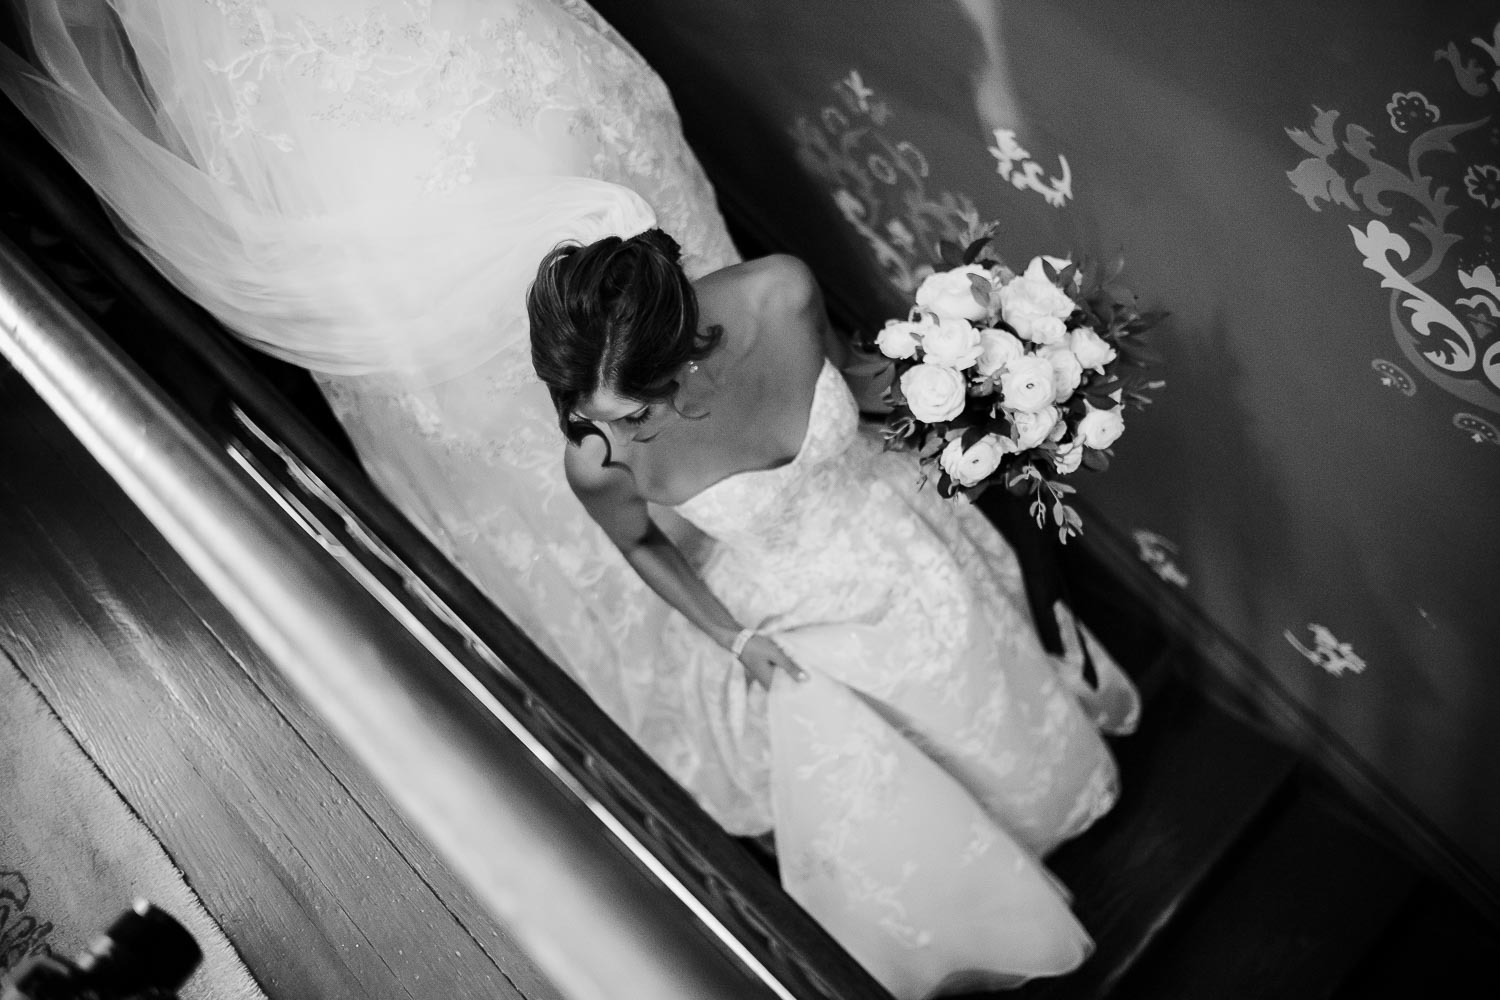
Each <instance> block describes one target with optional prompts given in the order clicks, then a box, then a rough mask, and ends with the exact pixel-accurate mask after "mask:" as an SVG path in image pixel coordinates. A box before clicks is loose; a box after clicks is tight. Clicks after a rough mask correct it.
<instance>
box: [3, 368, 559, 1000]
mask: <svg viewBox="0 0 1500 1000" xmlns="http://www.w3.org/2000/svg"><path fill="white" fill-rule="evenodd" d="M0 364H3V363H0ZM0 650H3V652H4V653H5V654H7V655H8V656H9V657H10V658H11V659H13V660H14V661H15V663H16V664H17V665H18V666H19V667H20V669H21V670H22V672H23V673H25V674H26V675H27V676H28V677H29V678H30V679H31V680H32V682H33V683H34V684H36V685H37V687H38V688H39V689H40V690H41V691H42V692H43V694H44V696H45V697H46V698H47V700H48V701H49V703H50V704H51V706H52V708H53V710H54V711H55V712H57V714H58V715H59V717H60V718H61V719H62V720H63V722H64V724H65V725H66V726H67V727H68V728H69V730H70V731H71V732H72V733H73V735H74V736H75V738H76V739H78V741H79V742H80V744H81V745H82V746H83V747H84V749H85V751H86V752H87V753H88V754H89V755H90V756H91V757H92V758H93V759H94V761H95V762H96V763H97V764H98V766H99V767H100V768H101V770H102V771H103V772H104V774H105V776H106V777H107V778H109V780H110V781H112V782H113V783H114V784H115V786H116V787H117V788H118V789H119V790H120V792H121V794H122V795H123V796H124V797H125V799H126V801H128V802H129V803H130V805H131V806H132V807H133V808H134V809H135V810H136V811H137V812H138V813H139V815H140V816H141V818H142V819H143V820H144V821H145V823H146V825H147V826H148V828H150V829H151V830H152V831H153V833H154V834H155V835H156V836H157V838H158V839H159V840H160V841H161V842H162V844H163V846H164V847H165V848H166V850H167V853H168V854H169V856H170V857H171V858H172V859H173V861H174V862H175V863H176V864H177V865H178V867H179V868H180V869H181V870H182V872H183V874H184V875H185V876H186V878H187V880H188V882H189V884H190V885H191V886H192V887H193V888H194V889H195V890H196V891H197V892H198V894H199V895H200V896H201V897H202V899H203V902H204V904H205V906H206V907H207V908H208V910H209V912H210V913H211V914H213V915H214V916H215V917H216V918H217V919H218V920H219V922H220V923H221V924H222V925H223V927H224V929H225V931H226V932H227V933H228V935H229V937H230V939H231V940H232V941H233V942H234V943H235V945H236V947H238V948H239V950H240V952H241V954H242V957H243V958H244V960H245V962H246V964H247V966H248V967H249V968H250V970H251V972H252V974H253V975H255V977H256V978H257V979H258V980H259V981H260V982H261V984H262V986H263V987H264V988H265V989H266V990H267V992H268V993H269V994H270V995H271V996H272V997H299V998H300V997H307V998H313V997H317V998H330V1000H331V998H349V1000H371V998H386V997H391V998H402V997H413V998H428V997H439V996H441V997H465V998H467V997H474V998H479V997H484V998H506V997H527V998H533V1000H550V998H551V997H553V996H555V995H556V994H555V993H554V992H553V991H552V990H551V988H550V987H549V986H548V985H547V984H546V983H545V982H544V981H543V980H542V978H541V976H540V975H539V974H538V973H537V972H536V970H535V969H534V967H533V966H532V965H531V963H530V962H529V961H528V960H527V959H526V958H525V956H524V955H523V954H522V953H521V952H520V950H519V948H517V947H516V946H515V944H514V943H513V942H512V941H511V940H510V938H509V937H508V936H507V935H506V934H505V933H504V931H503V930H502V928H500V927H499V926H498V925H496V923H495V922H494V921H493V920H492V919H491V918H490V917H489V916H488V915H487V914H485V913H484V912H483V911H482V910H481V909H480V907H479V906H478V904H477V903H476V902H475V901H474V899H473V898H472V896H471V895H470V894H469V893H468V892H467V890H465V889H464V888H463V887H462V886H461V885H460V884H459V883H458V882H457V881H456V880H455V878H454V877H453V875H452V874H451V873H450V872H449V871H448V870H447V868H446V867H445V866H444V865H443V864H442V863H441V862H439V861H438V859H436V858H435V857H434V856H433V855H432V853H431V851H430V850H428V849H427V847H426V846H425V845H424V844H423V843H422V841H421V840H420V839H419V838H418V837H417V836H416V835H415V834H414V833H413V832H412V830H411V827H410V826H409V825H408V824H407V823H406V821H405V820H404V819H403V818H402V817H401V816H400V815H399V814H397V813H396V812H395V810H394V809H393V807H392V806H391V805H390V804H389V802H388V801H387V800H386V799H385V798H384V796H383V795H382V794H381V793H380V792H379V791H378V790H377V789H376V788H375V787H374V785H373V784H372V783H371V781H370V780H369V778H368V777H367V776H366V775H365V774H364V773H363V772H362V771H361V770H360V769H359V767H358V765H356V764H355V763H354V762H353V761H352V760H350V759H349V758H348V756H347V754H345V753H344V752H343V750H342V748H341V747H340V746H339V745H338V744H337V743H336V742H335V741H334V740H333V739H332V738H331V736H330V735H329V734H328V733H327V731H326V730H325V729H324V727H323V726H322V724H321V723H320V721H319V720H317V719H316V718H314V717H313V716H311V715H310V714H309V713H308V712H307V711H306V710H305V709H304V708H303V707H302V706H301V704H300V703H299V702H298V701H297V699H296V698H295V696H294V695H293V694H292V692H291V691H290V690H289V689H288V687H287V686H286V684H285V683H284V682H283V681H282V680H281V678H280V677H279V675H277V674H276V672H275V671H274V669H273V668H272V667H271V666H270V665H269V664H268V663H267V662H266V661H265V660H264V659H263V658H262V657H261V656H260V654H259V653H258V651H257V650H256V649H255V648H254V646H253V645H252V644H251V643H250V642H249V641H248V640H247V639H246V637H245V636H244V634H243V633H242V632H241V631H240V629H239V628H238V626H237V625H236V624H235V622H234V621H233V620H232V619H231V618H230V617H229V615H228V614H227V612H225V610H224V609H223V607H222V606H220V605H219V604H218V603H217V601H215V600H214V599H213V597H212V596H211V595H210V594H208V593H207V592H206V591H205V589H204V588H203V586H202V584H201V583H200V582H199V581H198V580H197V578H196V577H195V576H194V575H193V574H192V573H191V572H190V571H189V570H188V569H187V567H186V566H184V565H183V564H182V563H181V561H180V560H179V559H178V558H177V556H176V554H175V553H174V552H172V550H171V549H170V548H169V547H168V546H167V544H166V543H165V541H164V540H163V539H162V538H161V536H160V535H159V534H158V533H157V532H156V531H155V530H154V529H153V528H152V527H151V526H150V524H149V523H147V522H146V521H145V519H144V518H143V517H142V515H141V514H140V513H139V512H138V511H137V510H136V509H135V508H134V506H133V505H132V504H131V503H130V502H129V501H128V499H127V498H125V497H124V496H123V494H121V493H120V492H119V490H118V489H117V488H116V487H115V485H114V484H113V482H112V481H111V480H109V479H108V477H107V476H106V475H105V474H104V472H103V470H102V469H100V468H99V467H98V466H97V464H95V463H94V462H93V460H92V459H91V458H90V457H89V456H88V455H87V454H86V453H85V452H84V451H83V449H82V448H81V446H80V445H78V444H77V443H76V442H75V441H74V440H73V438H72V437H71V435H70V434H68V432H67V431H66V429H64V428H63V427H62V426H61V425H60V424H59V423H58V422H57V421H56V420H55V418H54V417H53V416H52V415H51V413H50V412H49V411H48V410H47V409H46V408H45V406H43V405H42V404H41V403H40V401H39V400H38V399H37V398H36V397H35V396H34V395H33V394H32V393H31V391H30V389H29V387H27V386H25V384H24V383H23V382H22V380H21V379H20V378H19V377H18V376H17V375H16V374H15V373H14V372H13V371H11V370H10V369H9V368H8V367H7V368H4V369H3V371H0ZM496 849H497V850H504V849H505V845H503V844H497V845H496Z"/></svg>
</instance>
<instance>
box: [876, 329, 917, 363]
mask: <svg viewBox="0 0 1500 1000" xmlns="http://www.w3.org/2000/svg"><path fill="white" fill-rule="evenodd" d="M925 326H926V324H924V323H913V322H912V321H911V320H907V319H893V320H891V321H890V322H889V323H887V324H886V325H885V329H883V330H881V331H880V332H879V333H878V334H876V335H875V346H876V347H878V348H880V353H881V354H884V355H885V356H886V357H888V358H909V357H911V356H912V355H913V354H916V353H917V347H918V346H919V345H920V344H921V343H922V330H923V328H924V327H925Z"/></svg>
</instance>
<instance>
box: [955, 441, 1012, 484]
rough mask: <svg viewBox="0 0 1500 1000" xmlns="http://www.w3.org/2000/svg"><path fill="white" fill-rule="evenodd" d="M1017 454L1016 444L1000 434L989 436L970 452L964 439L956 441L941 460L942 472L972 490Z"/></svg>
mask: <svg viewBox="0 0 1500 1000" xmlns="http://www.w3.org/2000/svg"><path fill="white" fill-rule="evenodd" d="M1015 450H1016V443H1015V442H1014V441H1012V440H1011V439H1010V438H1007V437H1001V436H1000V435H998V434H986V435H985V436H984V437H982V438H980V439H979V440H978V441H975V442H974V443H973V444H972V445H970V446H969V447H968V449H965V448H964V443H963V440H962V439H961V438H954V439H953V440H952V441H949V442H948V447H946V448H944V449H943V454H942V455H941V456H940V457H939V458H938V463H939V464H940V465H942V467H943V471H944V472H946V473H948V475H949V476H950V477H951V478H952V479H953V481H954V482H956V483H958V484H959V485H960V486H973V485H975V484H976V483H978V482H979V481H980V480H982V479H984V478H985V477H986V476H988V475H989V474H990V473H992V472H994V471H995V470H996V469H998V468H1000V460H1001V459H1002V458H1004V457H1005V456H1006V455H1008V454H1009V453H1011V452H1013V451H1015Z"/></svg>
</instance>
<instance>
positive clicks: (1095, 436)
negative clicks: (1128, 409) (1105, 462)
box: [1074, 406, 1125, 448]
mask: <svg viewBox="0 0 1500 1000" xmlns="http://www.w3.org/2000/svg"><path fill="white" fill-rule="evenodd" d="M1124 433H1125V415H1124V414H1122V413H1121V412H1120V407H1118V406H1117V407H1115V408H1114V409H1112V410H1096V409H1094V408H1093V407H1092V406H1091V407H1089V411H1088V412H1087V413H1085V414H1084V415H1083V418H1082V419H1081V420H1079V421H1078V428H1077V430H1076V431H1075V432H1074V436H1075V437H1076V438H1077V439H1078V440H1079V441H1082V442H1083V443H1084V444H1086V445H1088V446H1089V447H1090V448H1108V447H1109V446H1110V445H1112V444H1114V443H1115V442H1116V441H1118V440H1119V439H1120V435H1121V434H1124Z"/></svg>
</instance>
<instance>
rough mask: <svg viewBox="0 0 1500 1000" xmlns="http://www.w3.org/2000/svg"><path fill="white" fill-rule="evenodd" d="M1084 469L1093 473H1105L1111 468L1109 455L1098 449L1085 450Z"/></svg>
mask: <svg viewBox="0 0 1500 1000" xmlns="http://www.w3.org/2000/svg"><path fill="white" fill-rule="evenodd" d="M1083 467H1084V468H1085V469H1088V470H1090V471H1092V472H1103V471H1104V470H1106V469H1108V468H1109V454H1108V453H1107V452H1103V451H1100V450H1099V449H1098V448H1085V449H1083Z"/></svg>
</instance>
